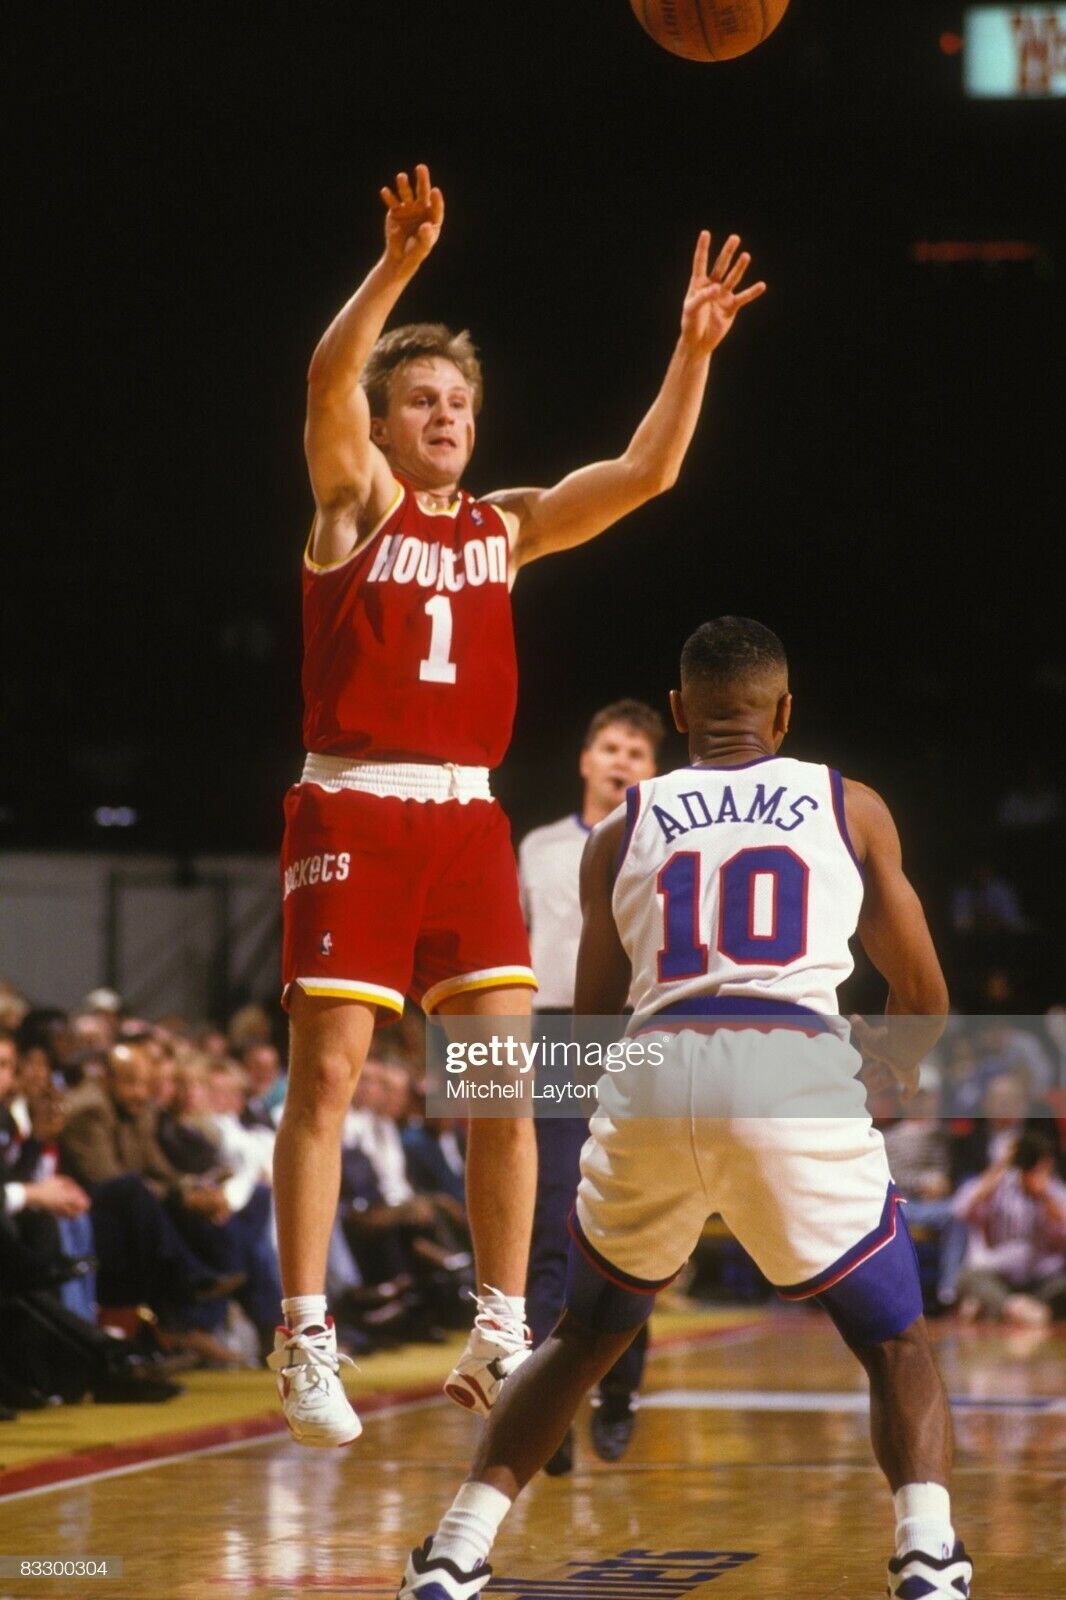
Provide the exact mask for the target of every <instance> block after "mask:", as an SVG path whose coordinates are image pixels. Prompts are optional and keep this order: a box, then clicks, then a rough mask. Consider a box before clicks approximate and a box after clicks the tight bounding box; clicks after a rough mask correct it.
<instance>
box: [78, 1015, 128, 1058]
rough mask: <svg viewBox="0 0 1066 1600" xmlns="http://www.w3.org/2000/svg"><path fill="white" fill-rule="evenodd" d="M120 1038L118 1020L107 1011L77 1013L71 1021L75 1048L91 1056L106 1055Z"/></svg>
mask: <svg viewBox="0 0 1066 1600" xmlns="http://www.w3.org/2000/svg"><path fill="white" fill-rule="evenodd" d="M117 1036H118V1018H117V1017H115V1016H112V1015H110V1014H109V1013H107V1012H105V1011H76V1012H75V1013H74V1015H73V1016H72V1017H71V1019H70V1037H71V1042H72V1044H73V1046H74V1048H75V1049H76V1050H78V1051H81V1052H84V1053H86V1054H91V1055H106V1054H107V1052H108V1051H109V1050H110V1048H111V1046H112V1045H113V1044H114V1043H115V1040H116V1038H117Z"/></svg>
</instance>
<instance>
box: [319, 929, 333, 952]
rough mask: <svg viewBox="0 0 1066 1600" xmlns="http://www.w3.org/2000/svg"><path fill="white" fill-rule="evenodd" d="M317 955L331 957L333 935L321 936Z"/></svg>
mask: <svg viewBox="0 0 1066 1600" xmlns="http://www.w3.org/2000/svg"><path fill="white" fill-rule="evenodd" d="M318 953H319V955H320V956H331V955H332V954H333V935H332V934H331V933H324V934H323V935H322V943H321V944H320V945H319V947H318Z"/></svg>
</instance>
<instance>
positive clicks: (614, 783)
mask: <svg viewBox="0 0 1066 1600" xmlns="http://www.w3.org/2000/svg"><path fill="white" fill-rule="evenodd" d="M665 732H666V729H665V728H664V726H663V719H662V717H660V715H659V713H658V712H657V711H653V710H652V708H651V706H646V705H645V704H644V702H643V701H641V700H615V701H614V702H613V703H612V704H611V705H609V706H604V707H603V709H602V711H597V713H596V715H595V716H594V717H593V719H592V721H591V722H590V723H589V725H588V728H587V730H586V733H585V741H584V743H583V745H582V746H581V763H580V766H579V769H578V770H579V771H580V773H581V776H582V777H583V778H584V780H585V798H584V805H583V810H584V811H585V812H586V813H587V812H595V813H597V814H598V816H604V817H605V816H606V815H607V813H608V812H609V811H613V810H614V808H615V806H616V805H618V804H619V803H620V802H621V799H622V796H623V795H624V794H625V792H626V790H627V789H628V788H629V786H630V784H632V783H640V781H641V779H643V778H651V777H654V775H655V768H656V760H657V757H658V754H659V746H660V745H661V744H662V742H663V735H664V734H665ZM586 820H588V818H587V817H586Z"/></svg>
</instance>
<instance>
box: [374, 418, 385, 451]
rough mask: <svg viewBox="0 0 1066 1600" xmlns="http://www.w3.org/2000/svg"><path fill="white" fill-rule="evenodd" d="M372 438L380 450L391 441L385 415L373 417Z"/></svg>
mask: <svg viewBox="0 0 1066 1600" xmlns="http://www.w3.org/2000/svg"><path fill="white" fill-rule="evenodd" d="M370 438H371V442H372V443H373V444H376V445H377V447H378V449H379V450H384V449H385V447H386V446H387V444H388V442H389V430H388V427H387V425H386V423H385V418H384V417H371V419H370Z"/></svg>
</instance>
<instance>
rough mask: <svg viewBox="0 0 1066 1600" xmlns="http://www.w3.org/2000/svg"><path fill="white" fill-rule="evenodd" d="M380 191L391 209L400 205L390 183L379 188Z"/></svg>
mask: <svg viewBox="0 0 1066 1600" xmlns="http://www.w3.org/2000/svg"><path fill="white" fill-rule="evenodd" d="M378 193H379V194H380V195H381V198H382V199H383V200H384V202H385V204H386V205H387V206H388V208H389V210H390V211H392V210H393V209H394V208H395V207H396V206H398V205H399V203H400V202H399V200H397V198H396V196H395V195H394V194H393V192H392V190H391V189H390V188H389V186H388V184H385V186H384V188H382V189H379V190H378Z"/></svg>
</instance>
